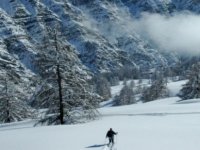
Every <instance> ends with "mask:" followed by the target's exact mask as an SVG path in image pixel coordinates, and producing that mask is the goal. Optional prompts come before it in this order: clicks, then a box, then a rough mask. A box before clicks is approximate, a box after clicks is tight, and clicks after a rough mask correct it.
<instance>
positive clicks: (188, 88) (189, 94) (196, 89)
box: [179, 62, 200, 100]
mask: <svg viewBox="0 0 200 150" xmlns="http://www.w3.org/2000/svg"><path fill="white" fill-rule="evenodd" d="M188 77H189V81H188V82H187V83H186V84H185V85H183V88H182V89H181V91H180V93H179V96H180V97H181V98H182V99H183V100H186V99H192V98H200V62H198V63H196V64H194V65H193V66H192V68H191V71H190V72H189V76H188Z"/></svg>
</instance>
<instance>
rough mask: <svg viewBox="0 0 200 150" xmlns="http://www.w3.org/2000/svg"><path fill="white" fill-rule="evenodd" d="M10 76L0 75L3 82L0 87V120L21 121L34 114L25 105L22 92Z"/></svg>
mask: <svg viewBox="0 0 200 150" xmlns="http://www.w3.org/2000/svg"><path fill="white" fill-rule="evenodd" d="M10 77H11V78H12V79H13V77H12V76H7V75H5V76H4V77H1V82H3V85H4V86H2V87H0V122H2V123H10V122H14V121H22V120H24V119H26V118H31V117H33V116H34V112H33V110H32V109H31V108H30V107H29V106H28V105H27V103H26V101H25V99H23V98H24V96H23V94H22V93H21V91H20V90H17V89H16V88H15V87H16V85H15V84H13V82H11V78H10Z"/></svg>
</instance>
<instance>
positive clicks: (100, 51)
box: [0, 0, 200, 90]
mask: <svg viewBox="0 0 200 150" xmlns="http://www.w3.org/2000/svg"><path fill="white" fill-rule="evenodd" d="M199 8H200V1H197V0H142V1H141V0H1V3H0V18H1V19H0V61H1V64H0V68H1V72H2V73H1V74H2V75H1V76H2V78H3V77H4V76H5V75H8V74H14V75H15V76H17V77H18V78H19V80H18V82H19V83H18V84H16V86H19V87H21V88H22V89H24V90H25V89H26V88H25V86H24V84H26V83H29V84H30V85H31V86H32V87H35V85H34V80H35V79H37V78H38V77H40V76H41V74H40V72H41V70H40V66H38V63H37V57H38V56H40V55H42V51H44V49H45V47H44V45H45V40H46V39H48V40H51V39H50V37H49V36H48V29H49V28H56V27H57V26H59V32H60V33H61V34H60V38H61V39H62V41H63V43H64V44H66V45H68V46H69V47H70V53H68V55H69V59H70V61H71V63H72V64H73V66H74V67H73V68H75V69H76V71H77V72H78V74H80V75H81V76H82V77H83V78H84V79H86V78H88V76H90V74H93V73H100V72H110V71H114V70H120V69H121V68H122V67H123V66H129V67H132V68H140V69H141V70H144V71H145V70H148V69H151V68H156V67H159V66H163V67H168V66H171V65H174V64H175V63H176V62H178V61H179V53H177V52H181V53H182V52H183V53H185V52H188V53H193V54H198V51H199V49H198V48H199V46H200V45H199V42H198V40H199V38H200V37H199V35H200V34H199V25H200V17H199V15H198V14H199V12H200V9H199ZM10 72H11V73H10ZM29 84H28V85H29ZM26 85H27V84H26ZM29 90H30V89H29Z"/></svg>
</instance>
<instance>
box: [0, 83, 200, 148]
mask: <svg viewBox="0 0 200 150" xmlns="http://www.w3.org/2000/svg"><path fill="white" fill-rule="evenodd" d="M184 82H185V81H180V82H172V83H170V84H168V88H169V90H170V91H171V90H173V91H174V94H175V95H176V94H177V92H178V91H179V89H180V87H181V85H182V84H183V83H184ZM120 87H122V85H119V86H118V87H116V86H115V87H113V88H112V91H113V93H115V94H116V93H117V92H116V91H118V89H119V88H120ZM199 107H200V99H194V100H187V101H184V102H183V101H179V98H178V97H171V98H167V99H160V100H156V101H153V102H148V103H145V104H141V103H140V104H134V105H129V106H121V107H105V108H101V109H99V111H100V113H101V114H102V115H101V117H100V118H99V119H97V120H94V121H92V122H88V123H84V124H77V125H62V126H48V127H33V124H34V120H27V121H23V122H18V123H12V124H1V125H0V143H1V146H0V147H1V149H3V150H27V149H29V150H35V149H37V150H46V149H48V150H55V149H58V150H66V149H70V150H109V149H110V148H108V147H107V145H106V144H107V143H108V140H107V139H106V138H105V134H106V132H107V130H108V129H109V128H111V127H112V128H113V130H115V131H116V132H118V134H117V136H115V145H114V147H113V150H132V149H140V150H146V149H148V150H160V149H163V150H169V149H171V150H188V149H190V150H198V149H199V147H200V143H199V130H200V121H199V117H200V110H199Z"/></svg>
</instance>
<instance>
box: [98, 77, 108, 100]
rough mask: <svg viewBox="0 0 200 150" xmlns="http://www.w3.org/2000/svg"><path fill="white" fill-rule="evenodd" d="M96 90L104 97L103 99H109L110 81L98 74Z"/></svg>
mask: <svg viewBox="0 0 200 150" xmlns="http://www.w3.org/2000/svg"><path fill="white" fill-rule="evenodd" d="M94 84H95V85H96V92H97V93H98V94H99V95H100V96H102V97H103V100H108V99H109V98H110V97H111V88H110V83H109V82H108V80H107V79H106V78H105V77H104V76H103V75H101V74H100V75H98V76H96V77H95V78H94Z"/></svg>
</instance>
